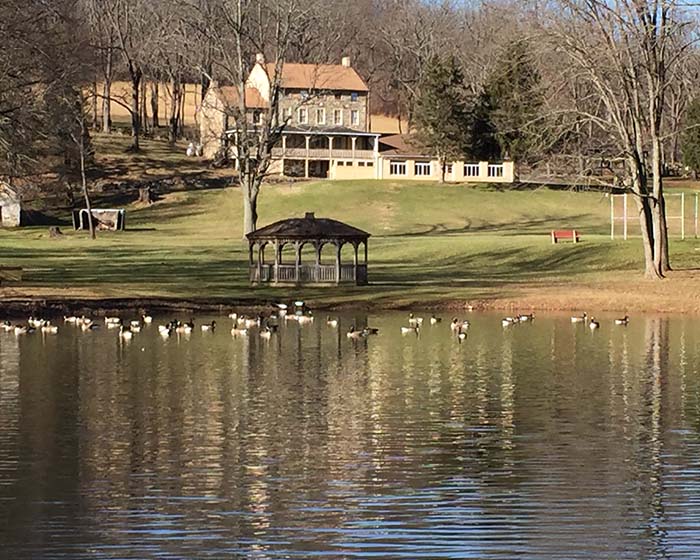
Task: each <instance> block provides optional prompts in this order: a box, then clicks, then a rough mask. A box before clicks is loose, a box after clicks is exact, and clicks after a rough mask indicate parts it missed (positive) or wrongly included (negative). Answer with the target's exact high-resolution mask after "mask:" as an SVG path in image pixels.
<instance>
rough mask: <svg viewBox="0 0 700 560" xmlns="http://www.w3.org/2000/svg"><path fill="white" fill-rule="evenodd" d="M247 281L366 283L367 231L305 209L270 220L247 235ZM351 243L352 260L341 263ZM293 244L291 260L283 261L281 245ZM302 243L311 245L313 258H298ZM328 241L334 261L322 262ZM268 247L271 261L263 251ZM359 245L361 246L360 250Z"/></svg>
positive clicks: (359, 284) (268, 282)
mask: <svg viewBox="0 0 700 560" xmlns="http://www.w3.org/2000/svg"><path fill="white" fill-rule="evenodd" d="M247 237H248V245H249V264H250V282H251V284H273V285H278V286H279V285H307V284H308V285H336V284H356V285H358V286H363V285H365V284H367V241H368V239H369V237H370V234H369V233H367V232H366V231H362V230H361V229H358V228H356V227H353V226H350V225H348V224H344V223H343V222H339V221H338V220H331V219H329V218H317V217H316V216H314V214H313V212H307V213H306V215H305V216H304V217H303V218H289V219H287V220H281V221H279V222H275V223H274V224H270V225H268V226H265V227H263V228H261V229H258V230H256V231H254V232H252V233H249V234H248V235H247ZM348 244H349V245H351V246H352V247H353V259H352V263H350V262H348V263H343V262H342V261H341V253H342V249H343V246H344V245H348ZM286 245H292V246H293V247H294V262H283V260H282V256H283V249H284V247H285V246H286ZM305 245H312V246H313V248H314V254H315V259H314V262H302V249H303V248H304V246H305ZM326 245H332V246H333V248H334V256H335V262H334V263H332V264H323V263H322V260H321V254H322V251H323V248H324V246H326ZM268 247H269V248H271V249H272V251H273V253H274V258H273V259H272V261H271V262H270V261H268V260H266V257H265V252H266V249H267V248H268ZM361 249H362V250H361Z"/></svg>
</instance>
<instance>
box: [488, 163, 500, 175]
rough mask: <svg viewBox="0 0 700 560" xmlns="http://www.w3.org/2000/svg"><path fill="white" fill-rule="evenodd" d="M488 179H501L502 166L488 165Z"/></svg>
mask: <svg viewBox="0 0 700 560" xmlns="http://www.w3.org/2000/svg"><path fill="white" fill-rule="evenodd" d="M488 175H489V177H503V166H502V165H489V172H488Z"/></svg>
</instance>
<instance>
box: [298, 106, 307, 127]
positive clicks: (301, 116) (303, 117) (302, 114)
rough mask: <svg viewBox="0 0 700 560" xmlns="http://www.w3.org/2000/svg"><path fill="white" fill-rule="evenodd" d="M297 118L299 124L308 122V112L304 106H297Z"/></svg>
mask: <svg viewBox="0 0 700 560" xmlns="http://www.w3.org/2000/svg"><path fill="white" fill-rule="evenodd" d="M297 120H298V121H299V124H308V123H309V112H308V111H307V109H306V107H299V110H298V111H297Z"/></svg>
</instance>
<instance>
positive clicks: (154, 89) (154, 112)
mask: <svg viewBox="0 0 700 560" xmlns="http://www.w3.org/2000/svg"><path fill="white" fill-rule="evenodd" d="M158 95H159V93H158V80H154V81H153V82H151V116H152V117H153V129H154V130H155V129H156V128H159V127H160V119H159V116H158Z"/></svg>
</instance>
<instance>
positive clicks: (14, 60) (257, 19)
mask: <svg viewBox="0 0 700 560" xmlns="http://www.w3.org/2000/svg"><path fill="white" fill-rule="evenodd" d="M695 10H696V8H693V6H692V5H690V3H685V2H682V1H674V0H552V1H551V2H542V1H541V0H490V1H485V0H484V1H479V0H463V1H459V2H457V1H449V0H445V1H441V2H434V1H426V0H355V1H354V2H351V3H348V2H346V1H343V0H52V2H44V1H43V0H22V1H20V0H6V1H5V2H4V3H3V6H2V7H0V36H2V37H5V38H6V41H5V45H4V48H3V49H2V50H1V51H0V154H2V159H1V160H0V174H4V175H10V176H11V175H17V174H21V173H27V172H31V171H33V170H36V169H40V168H42V167H45V166H46V165H47V162H51V165H52V166H53V168H54V169H60V170H61V171H62V172H64V173H66V175H67V176H68V175H70V174H71V173H73V174H75V176H76V177H80V170H81V169H83V171H84V167H85V164H86V162H87V163H88V164H89V161H90V158H91V143H90V129H91V128H92V129H99V130H101V131H102V132H109V131H110V129H111V122H110V107H111V104H110V102H114V101H115V97H116V96H115V95H114V93H113V91H112V84H113V83H114V82H115V81H116V80H124V79H125V80H127V81H128V82H129V84H130V90H131V91H130V98H129V99H128V100H122V99H116V102H118V103H121V104H123V106H124V107H125V108H126V109H127V110H128V112H129V115H130V128H131V137H132V145H131V150H134V151H138V150H139V149H140V139H141V137H142V135H143V134H144V129H145V128H146V125H147V123H146V122H145V118H144V117H145V115H146V114H147V108H146V107H145V104H146V98H147V95H146V94H147V88H152V89H153V88H158V87H165V88H166V90H167V92H166V93H167V95H168V96H169V97H170V99H171V100H172V102H171V103H170V107H171V109H170V111H169V113H170V114H168V115H164V116H163V119H164V125H165V126H167V130H168V136H169V138H170V140H171V141H173V142H174V141H175V140H177V139H178V137H179V136H180V135H181V134H182V130H183V127H182V122H181V119H180V116H179V113H178V111H177V109H176V108H177V107H178V106H179V100H180V96H181V95H182V92H183V84H185V83H191V82H196V83H199V84H201V86H202V87H201V91H202V95H204V93H205V92H206V91H207V89H208V87H209V86H210V84H211V83H212V81H214V80H216V81H218V82H221V83H227V84H230V85H234V86H237V87H238V88H239V89H240V94H241V95H240V96H239V98H240V99H239V101H238V103H237V106H235V107H231V108H230V112H231V120H232V122H233V126H234V127H235V128H236V130H237V132H238V142H239V149H238V152H237V155H236V158H237V167H238V174H237V177H238V181H239V184H240V186H241V191H242V193H243V199H244V214H245V217H246V220H245V221H246V230H247V231H249V230H252V229H254V228H255V227H256V222H257V212H256V208H257V204H256V202H257V196H258V194H259V192H260V187H261V184H262V181H263V179H264V177H265V174H266V172H267V168H268V166H269V163H270V159H271V151H272V146H274V145H275V143H276V142H277V141H278V139H279V135H280V134H281V131H282V129H283V128H284V126H285V125H286V122H285V119H284V118H283V116H282V115H278V114H276V111H270V112H269V113H268V114H266V115H265V119H264V122H263V123H262V125H261V126H259V127H257V129H256V130H255V131H254V132H253V133H251V132H250V131H249V126H248V123H247V122H246V117H245V115H246V107H245V96H244V95H243V93H244V92H243V87H244V83H245V78H246V76H247V74H248V72H249V71H250V69H251V67H252V65H253V63H254V61H255V54H256V53H264V54H265V55H266V58H267V60H268V61H270V62H271V63H272V64H274V65H275V66H276V67H278V68H281V65H283V64H284V62H285V61H294V62H307V63H330V62H337V61H339V60H340V58H341V56H343V55H348V56H350V57H351V58H352V60H353V66H354V67H355V68H356V69H357V70H358V71H359V73H360V74H361V75H362V76H363V78H365V80H366V81H367V82H368V84H369V86H370V90H371V105H372V110H373V111H374V112H384V113H389V114H395V115H400V116H402V117H403V118H404V121H405V122H406V123H408V124H407V126H406V129H407V130H404V132H407V131H408V130H411V131H413V132H415V135H414V141H415V142H417V143H419V144H421V145H422V146H424V148H425V149H426V150H431V151H432V152H433V153H434V154H435V155H436V156H437V157H438V158H439V159H440V160H441V161H442V162H443V164H446V162H447V161H448V159H450V158H455V157H457V156H461V157H470V158H471V157H478V158H485V159H497V158H513V159H515V160H516V161H518V162H519V163H520V164H521V165H525V166H530V167H531V168H533V169H538V168H540V167H541V166H542V165H546V166H547V168H548V169H550V168H551V167H552V166H554V167H555V168H556V167H557V166H558V167H560V168H561V170H562V171H565V172H567V173H569V174H571V173H574V174H578V175H589V176H590V175H597V174H598V172H599V171H600V169H601V168H604V170H605V171H606V173H605V174H602V176H603V177H605V179H604V181H607V182H609V183H610V184H614V185H615V186H616V187H617V188H620V189H625V190H626V191H627V192H630V193H632V194H633V195H634V199H635V201H636V205H637V210H638V212H639V218H640V228H641V232H642V237H643V239H644V247H645V262H646V274H647V275H648V276H649V277H656V278H660V277H662V276H663V275H664V274H665V272H666V271H667V270H668V269H669V268H670V263H669V259H668V239H667V237H668V236H667V228H666V214H665V202H664V197H663V178H664V177H665V176H667V175H668V174H669V173H672V172H680V171H683V166H684V165H688V166H689V167H690V168H691V170H697V169H698V168H700V156H698V155H697V154H699V153H700V147H699V146H700V133H698V128H699V125H700V111H699V110H698V108H697V107H698V104H700V102H699V101H694V100H695V99H696V98H697V97H698V96H699V95H698V89H699V88H698V84H699V83H700V80H699V79H698V78H699V74H700V64H699V61H700V57H699V56H698V49H697V31H698V29H697V12H696V11H695ZM280 74H281V73H280V72H277V73H276V76H279V75H280ZM98 83H99V84H101V87H99V88H98V87H96V84H98ZM159 84H164V85H163V86H159ZM150 94H151V99H154V98H155V99H157V97H158V92H157V91H150ZM279 94H280V84H279V83H277V81H276V79H273V83H272V91H271V97H272V99H273V100H274V99H276V98H277V96H279ZM97 104H100V105H101V107H102V109H101V111H100V113H101V117H100V118H98V116H97V115H98V112H97V110H96V106H97ZM273 106H274V104H273ZM151 116H152V117H153V122H152V126H154V125H155V126H158V125H160V123H161V121H160V115H158V107H157V104H156V105H155V106H154V107H152V108H151ZM561 162H566V163H565V164H562V163H561ZM83 176H84V173H83ZM601 180H603V179H601ZM85 192H87V188H86V187H85Z"/></svg>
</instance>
